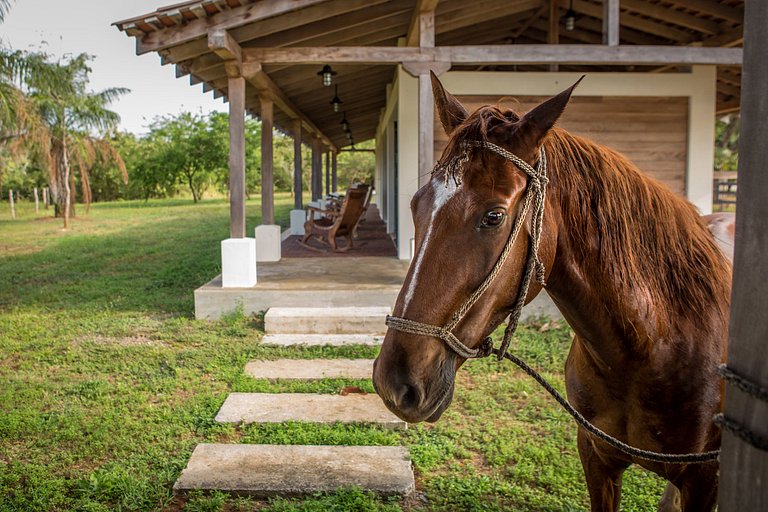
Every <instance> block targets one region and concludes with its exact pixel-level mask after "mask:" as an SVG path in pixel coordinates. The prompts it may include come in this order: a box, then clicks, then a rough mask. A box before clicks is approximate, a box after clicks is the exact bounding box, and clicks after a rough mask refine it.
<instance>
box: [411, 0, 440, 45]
mask: <svg viewBox="0 0 768 512" xmlns="http://www.w3.org/2000/svg"><path fill="white" fill-rule="evenodd" d="M438 1H439V0H416V8H415V9H414V10H413V14H412V15H411V21H409V22H408V32H407V34H406V36H405V45H406V46H418V43H419V34H420V30H419V24H420V22H421V16H422V14H425V13H430V12H431V13H432V15H433V16H434V12H435V8H436V7H437V3H438Z"/></svg>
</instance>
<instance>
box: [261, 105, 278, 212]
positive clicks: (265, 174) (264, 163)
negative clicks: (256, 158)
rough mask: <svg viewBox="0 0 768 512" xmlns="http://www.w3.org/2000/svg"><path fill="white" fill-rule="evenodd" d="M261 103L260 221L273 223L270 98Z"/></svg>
mask: <svg viewBox="0 0 768 512" xmlns="http://www.w3.org/2000/svg"><path fill="white" fill-rule="evenodd" d="M259 101H260V103H261V110H260V114H261V223H262V224H266V225H270V224H274V223H275V191H274V178H273V171H272V168H273V164H272V160H273V158H272V127H273V125H274V122H273V111H272V100H271V99H270V98H267V97H265V96H262V97H260V98H259Z"/></svg>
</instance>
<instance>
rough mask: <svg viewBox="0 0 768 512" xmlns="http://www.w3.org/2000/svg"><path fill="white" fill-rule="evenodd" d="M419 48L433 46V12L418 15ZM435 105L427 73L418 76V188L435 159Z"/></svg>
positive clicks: (427, 174) (429, 174)
mask: <svg viewBox="0 0 768 512" xmlns="http://www.w3.org/2000/svg"><path fill="white" fill-rule="evenodd" d="M419 46H420V47H422V48H434V46H435V11H428V12H422V13H421V14H420V15H419ZM434 117H435V103H434V99H433V98H432V79H431V78H430V76H429V73H421V74H419V187H421V186H422V185H424V184H425V183H427V182H428V181H429V178H430V176H431V173H432V165H433V161H434V158H435V133H434V129H435V128H434Z"/></svg>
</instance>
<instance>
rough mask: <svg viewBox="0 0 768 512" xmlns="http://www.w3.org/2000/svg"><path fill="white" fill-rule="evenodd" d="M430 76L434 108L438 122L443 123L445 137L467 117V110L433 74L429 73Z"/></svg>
mask: <svg viewBox="0 0 768 512" xmlns="http://www.w3.org/2000/svg"><path fill="white" fill-rule="evenodd" d="M429 74H430V75H431V76H432V94H433V95H434V96H435V107H436V108H437V113H438V114H439V115H440V122H441V123H443V129H444V130H445V133H446V134H447V135H450V134H451V132H452V131H453V130H454V128H456V127H457V126H459V125H460V124H461V123H462V122H463V121H464V120H465V119H466V118H467V116H468V115H469V114H468V113H467V109H465V108H464V106H463V105H462V104H461V103H459V100H457V99H456V98H455V97H454V96H453V95H452V94H451V93H449V92H446V90H445V89H444V88H443V84H441V83H440V80H439V79H438V78H437V75H435V73H434V72H432V71H430V72H429Z"/></svg>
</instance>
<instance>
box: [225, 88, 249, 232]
mask: <svg viewBox="0 0 768 512" xmlns="http://www.w3.org/2000/svg"><path fill="white" fill-rule="evenodd" d="M228 85H229V88H228V94H227V96H228V97H229V236H230V238H245V79H244V78H243V77H241V76H238V77H230V78H229V83H228Z"/></svg>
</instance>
